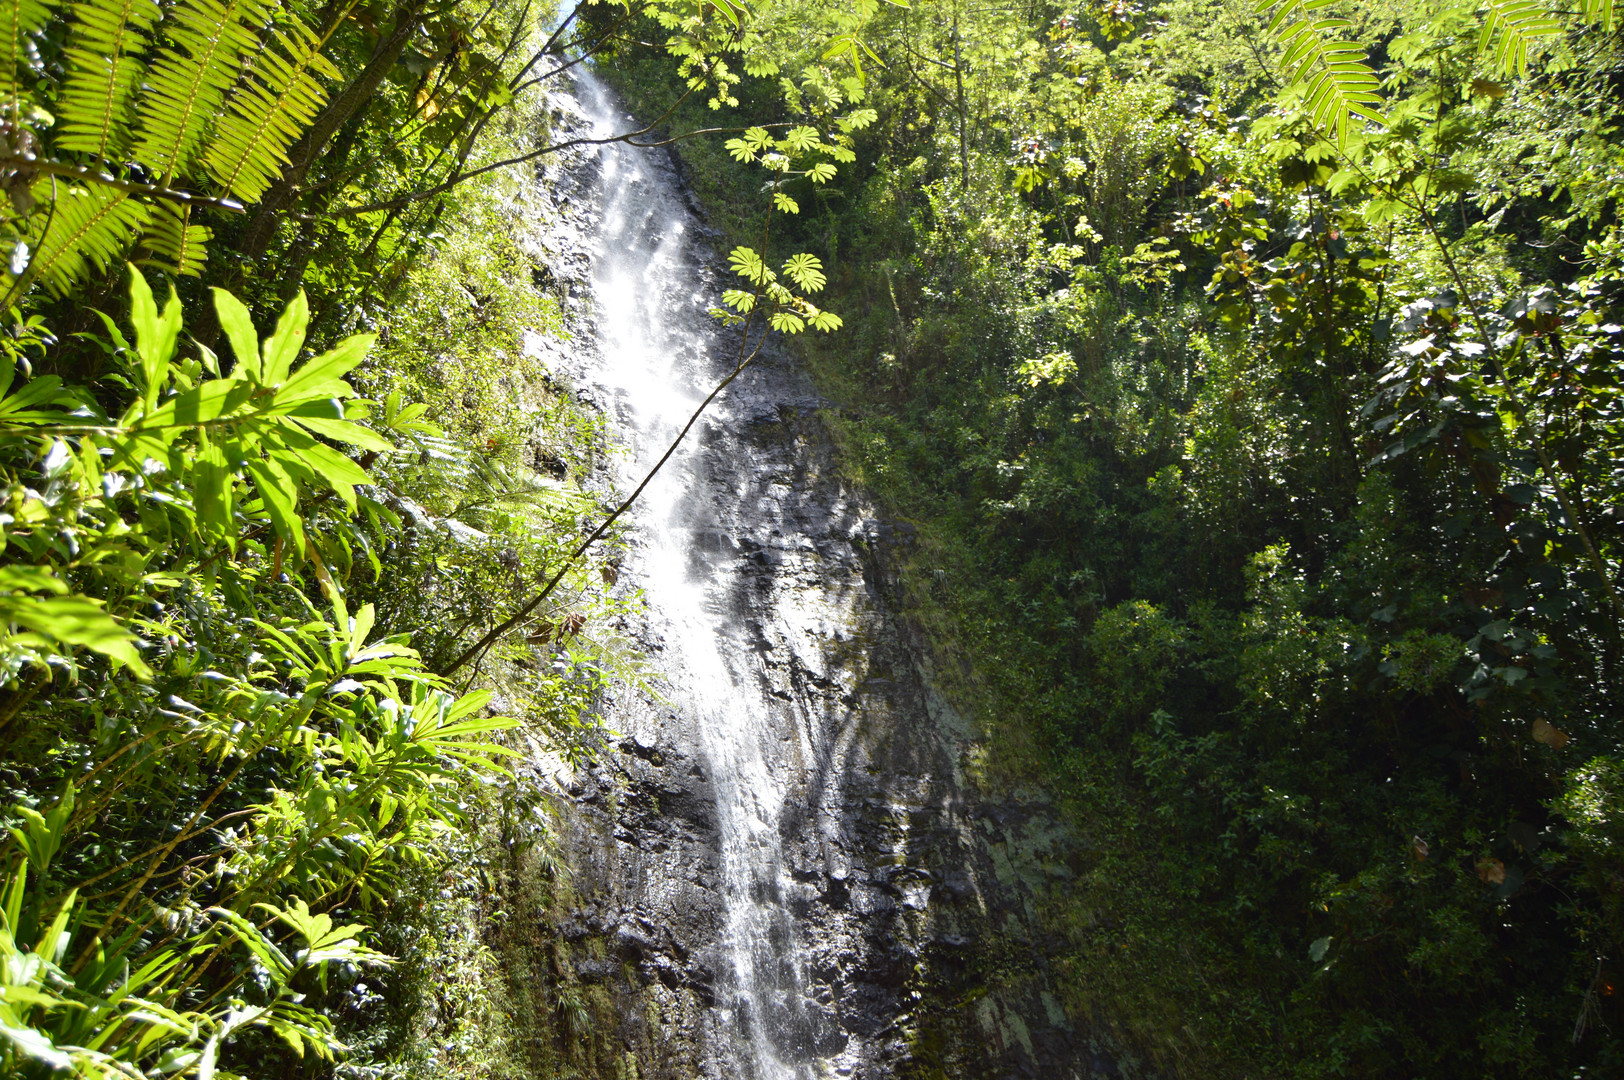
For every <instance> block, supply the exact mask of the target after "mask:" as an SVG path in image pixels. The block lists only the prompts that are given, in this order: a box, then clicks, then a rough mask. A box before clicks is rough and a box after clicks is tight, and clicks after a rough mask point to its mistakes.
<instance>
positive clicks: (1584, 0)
mask: <svg viewBox="0 0 1624 1080" xmlns="http://www.w3.org/2000/svg"><path fill="white" fill-rule="evenodd" d="M1579 15H1580V17H1581V18H1583V19H1584V21H1585V22H1587V23H1596V22H1599V23H1601V28H1602V29H1603V30H1606V31H1607V32H1608V33H1612V32H1613V26H1614V21H1613V0H1579Z"/></svg>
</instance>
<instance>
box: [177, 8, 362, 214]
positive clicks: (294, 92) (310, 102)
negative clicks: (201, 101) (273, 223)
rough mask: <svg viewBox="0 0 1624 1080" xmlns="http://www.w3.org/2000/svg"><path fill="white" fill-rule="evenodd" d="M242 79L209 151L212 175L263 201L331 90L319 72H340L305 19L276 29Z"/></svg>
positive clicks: (228, 186)
mask: <svg viewBox="0 0 1624 1080" xmlns="http://www.w3.org/2000/svg"><path fill="white" fill-rule="evenodd" d="M275 39H276V44H277V45H278V46H279V47H280V48H279V49H276V48H266V49H265V50H264V51H263V52H261V53H260V54H259V56H258V57H256V58H255V60H254V61H253V68H252V70H251V72H250V74H249V75H248V77H246V78H244V79H243V81H242V82H241V83H240V84H239V85H238V87H237V90H236V92H235V93H233V94H232V95H231V100H230V101H229V102H227V103H226V111H225V113H224V114H223V115H222V116H221V117H220V120H219V123H218V124H217V125H216V127H215V132H214V138H213V139H212V140H211V141H210V145H209V148H208V151H207V152H206V153H205V154H204V156H203V165H204V168H206V169H208V171H209V175H210V176H211V177H213V178H214V180H215V181H216V182H217V183H219V184H220V186H221V187H223V188H225V189H226V190H227V191H229V192H230V193H231V194H232V195H235V196H236V197H237V198H239V199H241V200H243V201H244V202H257V201H258V200H259V197H260V196H261V195H262V194H264V192H265V189H266V188H267V187H269V186H270V184H271V182H272V181H273V180H274V179H275V178H276V176H277V175H278V173H280V171H281V167H282V166H283V165H284V164H286V163H287V160H288V156H287V154H288V147H290V146H292V145H293V143H294V140H296V139H298V137H299V136H300V135H301V134H303V132H304V130H305V129H306V128H308V127H309V126H310V124H311V123H312V122H313V121H314V120H315V119H316V114H317V113H318V112H320V110H321V107H322V105H323V104H325V103H326V101H327V91H326V90H325V89H324V88H323V87H322V85H321V83H319V82H317V81H316V76H317V75H321V76H324V77H326V78H329V79H338V78H340V77H341V76H340V74H339V72H338V69H336V68H334V67H333V65H332V64H331V63H329V62H328V61H327V60H326V59H325V58H324V57H323V56H322V55H321V51H320V50H321V42H320V40H318V39H317V37H316V35H314V34H312V33H311V32H310V31H309V30H307V29H306V28H305V27H304V26H302V25H297V24H295V26H294V27H293V28H292V33H291V36H290V35H287V34H282V33H276V34H275Z"/></svg>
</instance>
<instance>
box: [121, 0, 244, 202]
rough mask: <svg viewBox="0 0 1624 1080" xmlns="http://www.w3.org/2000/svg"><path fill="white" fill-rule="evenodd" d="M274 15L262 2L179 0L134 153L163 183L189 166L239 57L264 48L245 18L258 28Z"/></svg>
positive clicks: (151, 76) (168, 22)
mask: <svg viewBox="0 0 1624 1080" xmlns="http://www.w3.org/2000/svg"><path fill="white" fill-rule="evenodd" d="M268 14H269V12H268V10H267V5H266V4H265V3H263V2H262V0H227V2H226V3H225V4H221V3H218V2H216V0H181V3H179V4H176V5H175V7H174V9H173V10H172V12H171V13H170V16H169V18H168V19H166V20H165V21H164V27H165V30H166V33H165V39H166V40H165V43H164V47H163V49H162V50H160V52H159V54H158V58H157V60H156V61H155V62H154V63H153V65H152V68H151V70H150V71H149V72H148V74H147V85H148V87H149V90H148V92H147V94H145V95H144V96H143V98H142V101H141V105H140V119H139V130H140V134H139V136H138V139H137V142H136V156H137V157H138V158H139V159H140V161H141V163H142V164H143V165H145V166H146V167H147V168H148V169H149V170H150V171H151V172H153V173H154V174H155V175H158V176H161V177H163V180H164V183H165V184H168V183H171V182H173V181H174V179H175V177H176V175H177V174H179V173H181V172H182V171H184V170H185V169H186V168H187V166H189V165H190V164H191V161H192V158H193V157H194V156H195V155H196V153H197V149H198V145H199V144H200V143H201V142H202V139H203V135H204V133H205V132H206V131H207V130H208V127H209V123H210V122H211V121H212V120H213V119H214V118H215V117H216V116H217V115H219V113H220V108H221V105H222V104H223V103H224V101H225V97H226V94H227V92H229V91H230V90H231V87H232V84H234V83H235V82H236V81H237V77H238V74H239V71H240V68H239V64H238V62H239V60H240V58H242V57H246V56H249V55H252V53H253V52H255V51H256V50H257V48H258V45H259V43H258V41H256V40H255V36H254V33H253V32H252V31H251V30H250V29H249V28H248V26H247V25H245V24H244V21H243V20H244V19H247V20H249V21H251V22H252V23H254V24H255V25H260V24H263V23H264V22H265V21H266V19H267V17H268Z"/></svg>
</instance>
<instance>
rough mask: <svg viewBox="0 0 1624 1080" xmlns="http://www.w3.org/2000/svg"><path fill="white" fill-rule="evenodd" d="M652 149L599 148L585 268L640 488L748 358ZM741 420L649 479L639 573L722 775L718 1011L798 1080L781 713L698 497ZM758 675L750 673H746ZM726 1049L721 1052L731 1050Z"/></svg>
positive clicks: (726, 405)
mask: <svg viewBox="0 0 1624 1080" xmlns="http://www.w3.org/2000/svg"><path fill="white" fill-rule="evenodd" d="M577 96H578V98H579V101H580V104H581V107H582V110H583V112H584V113H585V115H586V117H587V119H588V121H589V123H590V127H591V130H592V132H593V133H594V136H595V137H600V138H601V137H605V136H609V135H613V134H616V133H619V132H622V131H625V130H627V128H628V127H630V126H632V125H631V119H630V117H628V116H626V115H625V113H624V111H623V110H622V109H619V108H617V106H616V103H615V101H614V99H613V97H612V96H611V95H610V94H609V93H608V92H607V91H606V89H605V88H604V87H603V86H602V85H601V84H600V83H598V82H597V81H596V79H595V78H594V77H593V76H592V75H591V74H585V75H582V76H581V78H580V80H579V83H578V88H577ZM649 154H650V151H648V150H642V149H637V148H634V147H630V146H626V145H624V144H613V143H612V144H608V145H606V146H604V147H603V148H602V150H601V151H600V159H599V163H600V169H601V173H600V176H601V181H600V182H601V189H602V195H601V200H602V202H601V206H602V209H601V223H600V225H599V231H598V237H597V250H596V253H595V257H594V259H593V268H592V272H591V291H592V303H593V307H594V315H595V318H596V324H597V327H598V341H597V343H596V345H597V348H596V353H597V356H598V358H599V359H598V362H597V364H596V367H595V370H592V371H591V372H590V373H589V378H590V379H591V380H592V382H593V383H595V384H596V386H597V387H598V388H599V390H600V392H601V394H602V396H603V397H605V398H606V399H607V400H609V401H610V402H612V405H611V408H610V411H611V415H612V425H613V430H614V435H615V437H616V438H618V439H619V440H620V441H621V442H622V443H623V444H624V445H625V447H626V449H627V451H628V455H627V459H626V460H625V462H624V465H623V468H622V482H621V484H622V488H623V489H624V490H630V487H631V485H634V484H635V483H636V482H637V481H638V480H639V479H640V478H641V477H642V476H643V475H644V474H645V473H646V472H647V470H648V469H649V468H650V467H651V466H652V465H653V464H654V462H656V461H657V460H658V459H659V457H660V455H661V454H663V453H664V452H665V450H666V448H667V447H668V446H669V445H670V443H671V441H672V440H673V439H674V438H675V437H676V435H677V433H678V431H679V430H680V429H681V427H682V425H683V424H684V423H686V421H687V420H688V418H689V416H690V415H691V414H692V413H693V411H694V409H695V408H696V407H697V406H698V404H699V402H700V401H701V400H702V399H703V397H704V396H705V394H707V393H708V392H709V390H710V389H711V387H713V386H714V385H715V383H716V382H717V381H718V379H719V378H720V377H721V376H722V375H723V374H725V373H726V372H727V371H728V370H731V369H732V367H733V366H734V364H736V363H737V360H738V355H739V353H738V350H739V347H740V346H739V339H738V336H737V333H736V332H735V333H725V332H723V331H722V330H721V328H720V327H719V325H718V324H717V322H716V321H715V320H714V319H713V318H711V317H710V316H709V315H708V314H707V309H708V308H709V307H710V306H711V305H712V304H714V303H715V302H716V298H717V294H718V293H719V290H718V289H713V288H712V287H711V285H710V284H709V282H708V280H707V278H708V275H707V269H706V265H705V263H704V262H703V261H702V260H703V257H704V254H705V252H704V249H703V245H702V244H701V243H696V239H697V238H696V237H695V236H694V235H693V234H694V232H695V226H696V224H697V223H696V222H695V220H694V218H693V215H692V213H691V212H690V210H689V209H688V207H687V206H686V204H685V203H684V201H683V199H682V197H681V194H680V193H679V192H678V191H677V190H676V188H675V187H674V186H673V185H672V184H671V181H670V178H669V177H668V176H667V175H666V171H665V170H661V169H656V168H655V167H654V165H653V163H652V162H651V161H650V160H649ZM737 419H738V416H737V413H736V410H735V408H734V406H733V404H732V402H731V401H730V400H729V399H728V397H727V396H726V395H724V396H723V397H722V398H720V399H719V400H718V401H717V402H716V403H714V404H713V405H712V407H711V409H710V411H709V412H708V414H707V416H706V417H705V419H704V420H703V421H702V423H701V425H700V426H699V427H696V430H695V431H694V432H693V433H691V434H690V436H689V439H688V441H687V442H686V443H685V444H684V445H683V446H682V447H681V448H679V449H678V451H677V453H676V454H675V455H673V457H672V458H671V459H670V461H669V462H668V463H667V464H666V465H665V467H664V469H663V470H662V472H661V474H660V475H659V476H658V477H657V478H656V479H655V481H654V482H653V483H652V484H651V485H650V486H649V488H648V490H647V491H646V492H645V493H644V495H643V496H642V498H641V500H640V503H639V505H638V506H637V507H636V511H635V525H634V533H635V540H634V551H635V556H634V558H633V560H632V568H633V570H634V572H635V573H636V575H637V577H638V578H639V580H640V583H641V585H642V587H643V589H644V594H645V597H646V599H647V601H648V604H649V608H650V616H649V617H650V620H651V623H652V624H653V625H654V626H656V627H657V628H658V631H659V632H660V633H661V634H662V636H663V637H664V640H665V642H666V647H665V649H664V651H663V655H662V658H661V661H660V667H661V668H662V669H663V672H664V674H665V676H666V678H667V679H668V681H669V687H668V688H667V690H666V692H667V694H668V695H669V696H670V698H671V699H672V700H674V701H679V702H680V703H681V707H682V708H683V709H685V710H686V711H687V712H688V713H689V714H691V715H692V716H694V718H695V719H696V721H697V724H698V728H699V730H700V732H701V734H702V740H703V745H702V747H701V750H702V754H703V757H704V759H705V761H706V764H707V766H708V770H709V772H710V774H711V776H712V778H713V784H714V791H715V797H716V815H717V824H718V831H719V835H720V842H721V879H722V893H723V900H724V905H725V924H726V930H725V940H724V941H723V942H722V943H721V944H722V951H723V954H724V955H725V956H726V958H727V962H728V966H729V967H730V968H731V970H730V971H728V972H725V973H723V978H722V979H721V980H720V986H719V989H720V995H719V997H720V1000H719V1002H718V1008H719V1010H720V1011H721V1012H722V1013H723V1014H725V1015H726V1016H727V1020H726V1022H725V1024H724V1026H725V1027H726V1029H727V1030H728V1031H729V1032H730V1033H731V1042H732V1043H733V1048H732V1054H731V1056H732V1057H733V1058H734V1062H733V1064H734V1065H735V1066H736V1071H735V1073H734V1075H736V1076H738V1077H741V1078H743V1080H804V1078H808V1077H811V1076H812V1075H813V1073H812V1071H811V1069H810V1062H811V1061H812V1059H813V1055H814V1053H815V1050H814V1047H813V1041H814V1040H813V1027H814V1025H813V1023H812V1022H811V1020H810V1018H809V1012H808V1003H807V1001H806V998H805V958H804V956H803V955H802V950H801V947H800V944H799V934H798V932H797V928H796V926H795V922H794V918H793V916H792V914H791V912H790V910H789V909H788V907H787V906H786V903H785V897H786V892H787V891H791V890H792V889H793V887H794V886H793V882H792V881H791V879H790V877H789V875H788V873H787V870H786V866H785V858H784V852H783V850H782V844H781V838H780V837H781V826H782V824H783V822H782V816H783V814H784V810H785V800H786V787H787V785H786V779H785V778H784V777H782V776H778V775H775V772H774V769H773V768H772V765H771V762H772V754H771V752H770V749H769V747H768V746H767V745H765V744H766V742H767V741H768V740H774V741H776V740H777V738H778V736H777V735H776V734H774V732H775V730H776V729H777V725H775V724H774V723H773V722H772V716H771V711H772V709H773V708H774V705H775V703H774V702H773V701H772V700H770V699H769V698H768V697H767V696H766V695H765V694H764V693H763V690H762V680H761V679H760V677H759V673H758V671H757V670H755V669H754V668H759V664H760V661H759V658H758V655H757V652H756V651H755V650H752V649H751V648H750V644H749V642H748V640H747V639H746V635H745V634H744V633H743V628H741V627H738V626H735V625H732V623H731V611H732V607H731V605H730V600H729V595H728V594H729V592H730V590H731V589H732V588H733V587H734V582H733V581H732V580H731V578H730V575H729V574H728V573H727V570H726V568H725V567H721V566H715V565H712V564H711V563H709V562H707V561H706V560H705V559H703V558H696V537H697V536H698V535H700V534H702V533H703V532H704V531H705V530H706V529H707V528H708V527H709V526H710V525H711V521H710V518H709V515H708V514H707V500H706V494H705V491H704V490H703V488H704V485H703V482H702V467H701V458H702V455H703V454H704V452H705V450H704V447H703V445H702V438H701V435H702V429H703V430H715V429H716V428H718V427H720V428H725V427H726V426H727V425H729V424H730V423H734V422H736V421H737ZM753 666H754V668H753ZM724 1056H727V1055H725V1054H724Z"/></svg>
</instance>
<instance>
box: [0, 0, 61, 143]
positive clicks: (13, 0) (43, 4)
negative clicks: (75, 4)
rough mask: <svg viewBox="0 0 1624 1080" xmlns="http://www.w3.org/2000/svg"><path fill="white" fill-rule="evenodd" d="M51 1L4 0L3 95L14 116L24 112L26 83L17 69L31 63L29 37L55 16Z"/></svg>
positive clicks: (0, 11) (0, 3) (0, 19)
mask: <svg viewBox="0 0 1624 1080" xmlns="http://www.w3.org/2000/svg"><path fill="white" fill-rule="evenodd" d="M51 7H52V5H51V3H50V2H49V0H0V49H3V50H4V51H5V55H4V56H0V97H3V98H4V101H5V103H6V104H7V105H9V106H11V115H12V116H18V115H21V113H22V109H21V108H20V107H19V106H20V105H21V98H22V85H21V84H20V83H19V82H18V81H17V72H18V70H19V69H21V68H22V67H24V66H25V65H27V64H28V63H29V62H30V57H29V51H30V50H29V48H28V37H29V35H31V34H37V33H39V32H40V30H41V29H43V28H44V26H45V24H46V23H47V22H48V21H49V20H50V18H51Z"/></svg>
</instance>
